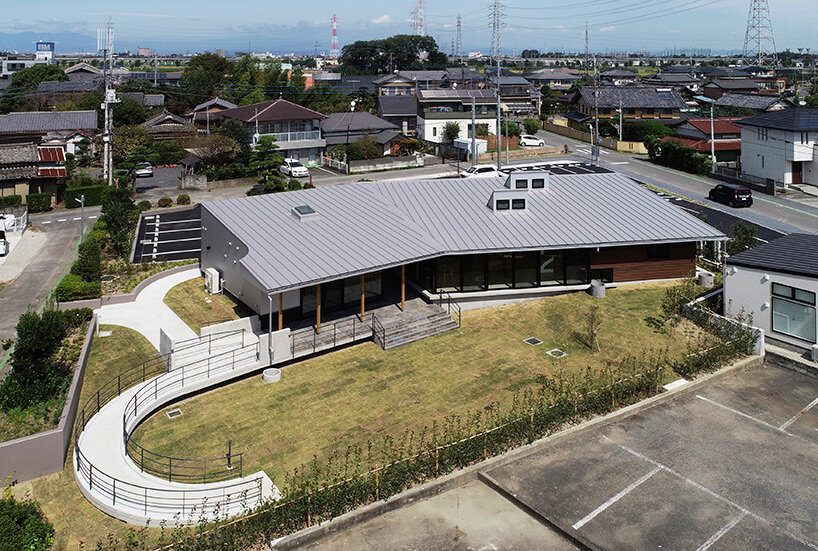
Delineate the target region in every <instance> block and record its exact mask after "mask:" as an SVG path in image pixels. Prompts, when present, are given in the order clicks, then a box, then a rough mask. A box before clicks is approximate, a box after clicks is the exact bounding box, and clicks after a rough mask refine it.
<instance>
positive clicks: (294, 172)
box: [279, 159, 310, 178]
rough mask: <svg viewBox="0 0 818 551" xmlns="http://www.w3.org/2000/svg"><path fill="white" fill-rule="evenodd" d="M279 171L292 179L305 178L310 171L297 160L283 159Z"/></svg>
mask: <svg viewBox="0 0 818 551" xmlns="http://www.w3.org/2000/svg"><path fill="white" fill-rule="evenodd" d="M279 170H281V172H282V174H286V175H287V176H290V177H292V178H306V177H308V176H309V175H310V171H309V170H307V167H305V166H304V165H303V164H301V161H299V160H298V159H284V164H283V165H281V168H280V169H279Z"/></svg>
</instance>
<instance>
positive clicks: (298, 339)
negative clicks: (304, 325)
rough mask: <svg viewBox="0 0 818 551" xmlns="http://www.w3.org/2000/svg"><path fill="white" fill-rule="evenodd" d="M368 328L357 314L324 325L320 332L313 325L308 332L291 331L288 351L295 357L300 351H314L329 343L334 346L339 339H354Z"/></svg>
mask: <svg viewBox="0 0 818 551" xmlns="http://www.w3.org/2000/svg"><path fill="white" fill-rule="evenodd" d="M369 328H370V326H369V324H367V323H365V322H362V321H360V320H359V319H358V318H357V316H356V317H353V318H347V319H342V320H339V321H336V322H333V323H330V324H329V325H325V326H323V327H322V328H321V332H320V333H318V331H317V328H316V327H315V326H313V327H312V331H311V332H309V333H306V332H304V333H291V336H290V353H291V354H292V356H293V357H295V355H296V354H298V353H301V352H312V353H315V352H316V351H317V350H318V349H319V348H321V347H323V346H327V345H330V344H331V345H332V347H333V348H334V347H335V346H337V345H338V341H339V340H344V339H347V338H351V339H352V340H353V341H355V340H356V338H357V337H358V335H362V334H364V333H365V331H366V329H369Z"/></svg>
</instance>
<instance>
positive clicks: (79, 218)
mask: <svg viewBox="0 0 818 551" xmlns="http://www.w3.org/2000/svg"><path fill="white" fill-rule="evenodd" d="M71 220H82V218H81V217H79V216H77V217H76V218H72V219H71Z"/></svg>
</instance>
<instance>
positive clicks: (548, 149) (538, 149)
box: [477, 146, 568, 163]
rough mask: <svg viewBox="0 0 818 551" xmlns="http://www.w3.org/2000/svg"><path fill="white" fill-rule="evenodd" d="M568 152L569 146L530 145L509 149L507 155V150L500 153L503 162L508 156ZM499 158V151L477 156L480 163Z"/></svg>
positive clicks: (525, 156)
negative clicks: (523, 147)
mask: <svg viewBox="0 0 818 551" xmlns="http://www.w3.org/2000/svg"><path fill="white" fill-rule="evenodd" d="M567 152H568V146H566V147H564V148H563V147H529V148H525V149H517V150H515V151H509V152H508V155H506V152H505V151H501V152H500V155H501V156H502V159H503V162H504V163H505V160H506V157H508V159H532V158H535V157H543V156H548V155H564V154H566V153H567ZM496 159H497V153H496V152H495V153H481V154H480V155H478V156H477V162H478V163H490V162H493V161H495V160H496Z"/></svg>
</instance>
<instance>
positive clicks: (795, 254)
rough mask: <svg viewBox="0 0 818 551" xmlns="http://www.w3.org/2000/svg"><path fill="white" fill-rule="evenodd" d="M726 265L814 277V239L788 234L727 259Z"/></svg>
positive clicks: (817, 269)
mask: <svg viewBox="0 0 818 551" xmlns="http://www.w3.org/2000/svg"><path fill="white" fill-rule="evenodd" d="M727 264H730V265H733V266H746V267H748V268H759V269H762V270H770V271H774V272H781V273H785V274H793V275H802V276H807V277H813V278H814V277H818V235H809V234H800V233H791V234H790V235H786V236H784V237H780V238H778V239H776V240H775V241H770V242H769V243H764V244H763V245H759V246H758V247H755V248H752V249H750V250H747V251H744V252H742V253H739V254H737V255H735V256H731V257H729V258H727Z"/></svg>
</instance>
